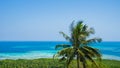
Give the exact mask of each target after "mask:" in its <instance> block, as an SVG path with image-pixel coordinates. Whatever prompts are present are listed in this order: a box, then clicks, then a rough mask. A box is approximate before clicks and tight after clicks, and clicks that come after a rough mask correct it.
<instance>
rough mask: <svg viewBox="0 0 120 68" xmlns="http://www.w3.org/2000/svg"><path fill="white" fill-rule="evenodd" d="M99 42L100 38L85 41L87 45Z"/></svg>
mask: <svg viewBox="0 0 120 68" xmlns="http://www.w3.org/2000/svg"><path fill="white" fill-rule="evenodd" d="M101 41H102V39H101V38H92V39H89V40H87V41H86V42H87V43H88V44H89V43H97V42H101Z"/></svg>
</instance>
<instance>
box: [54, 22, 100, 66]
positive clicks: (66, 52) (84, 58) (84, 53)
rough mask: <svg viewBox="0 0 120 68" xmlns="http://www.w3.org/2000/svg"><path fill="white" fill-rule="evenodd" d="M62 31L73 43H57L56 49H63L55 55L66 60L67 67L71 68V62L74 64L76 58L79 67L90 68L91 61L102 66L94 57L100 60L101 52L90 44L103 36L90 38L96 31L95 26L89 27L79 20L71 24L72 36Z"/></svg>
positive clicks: (98, 40) (61, 59)
mask: <svg viewBox="0 0 120 68" xmlns="http://www.w3.org/2000/svg"><path fill="white" fill-rule="evenodd" d="M60 33H61V34H62V35H63V37H64V38H65V39H66V40H67V41H69V42H70V43H71V44H70V45H69V44H63V45H56V49H59V48H62V49H60V51H59V52H58V53H57V54H56V55H55V57H56V56H57V57H61V58H60V61H65V62H66V68H69V66H70V64H73V63H72V61H73V60H74V59H76V61H77V62H76V63H77V68H90V67H88V65H89V64H90V63H91V64H93V65H94V66H95V67H96V68H100V66H99V64H97V62H96V61H94V59H93V58H96V59H97V60H99V61H100V60H101V54H100V52H99V50H98V49H96V48H93V47H91V46H89V45H90V44H91V43H97V42H101V38H96V37H95V38H89V36H90V35H91V34H94V33H95V32H94V29H93V28H88V26H87V25H84V24H83V22H82V21H79V22H77V24H76V25H74V23H72V24H71V27H70V36H68V35H66V34H65V33H64V32H60ZM98 63H99V62H98ZM92 67H93V66H92Z"/></svg>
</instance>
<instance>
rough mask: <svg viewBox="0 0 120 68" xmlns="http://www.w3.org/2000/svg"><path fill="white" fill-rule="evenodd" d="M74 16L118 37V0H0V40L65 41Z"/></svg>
mask: <svg viewBox="0 0 120 68" xmlns="http://www.w3.org/2000/svg"><path fill="white" fill-rule="evenodd" d="M73 20H75V22H77V21H83V22H84V24H87V25H88V26H89V27H93V28H94V29H95V32H96V34H95V35H94V37H101V38H102V39H103V41H120V30H119V28H120V0H0V41H64V40H65V39H64V38H63V37H62V35H60V34H59V32H60V31H63V32H65V33H66V34H68V35H69V32H70V31H69V26H70V24H71V22H72V21H73Z"/></svg>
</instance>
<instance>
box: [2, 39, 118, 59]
mask: <svg viewBox="0 0 120 68" xmlns="http://www.w3.org/2000/svg"><path fill="white" fill-rule="evenodd" d="M57 44H69V43H68V42H56V41H51V42H50V41H41V42H35V41H34V42H32V41H29V42H0V59H37V58H52V57H53V55H54V54H55V53H56V52H57V51H56V50H55V45H57ZM92 46H93V47H95V48H98V49H100V51H101V53H102V54H103V58H105V59H115V60H120V42H102V43H97V44H92Z"/></svg>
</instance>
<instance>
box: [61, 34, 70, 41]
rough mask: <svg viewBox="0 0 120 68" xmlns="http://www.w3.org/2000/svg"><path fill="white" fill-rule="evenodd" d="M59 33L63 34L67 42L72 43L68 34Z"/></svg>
mask: <svg viewBox="0 0 120 68" xmlns="http://www.w3.org/2000/svg"><path fill="white" fill-rule="evenodd" d="M59 33H60V34H62V35H63V37H64V38H65V39H66V40H68V41H72V39H71V38H70V37H69V36H68V35H67V34H65V33H64V32H59Z"/></svg>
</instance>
